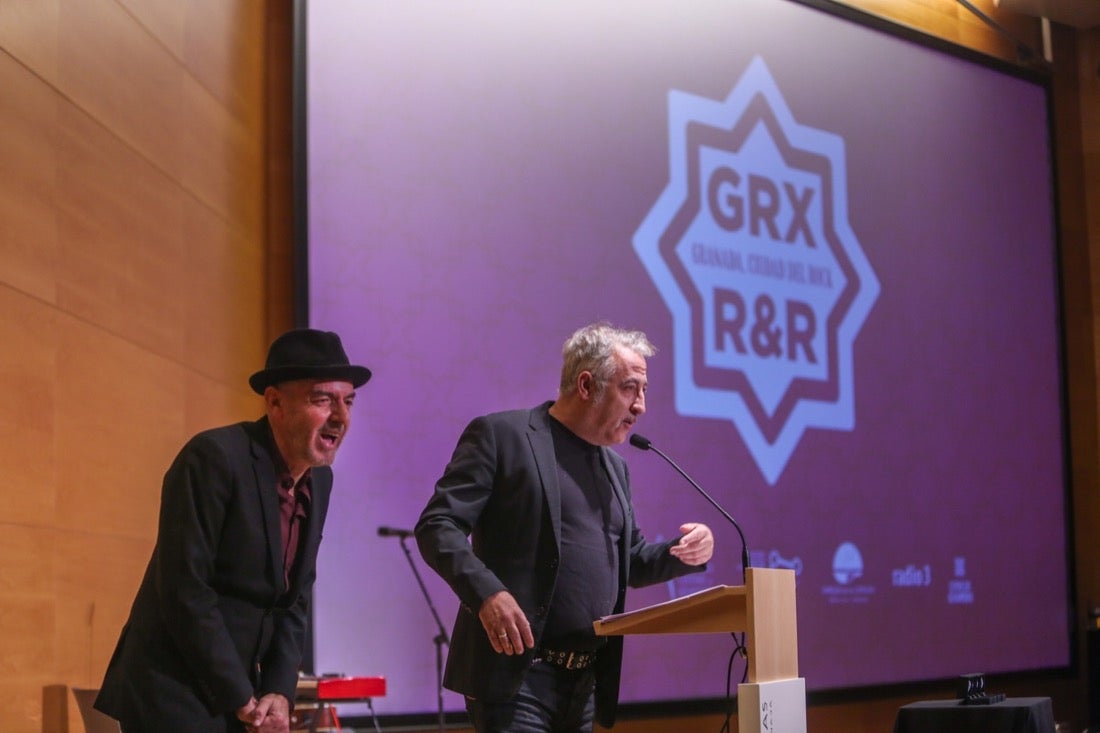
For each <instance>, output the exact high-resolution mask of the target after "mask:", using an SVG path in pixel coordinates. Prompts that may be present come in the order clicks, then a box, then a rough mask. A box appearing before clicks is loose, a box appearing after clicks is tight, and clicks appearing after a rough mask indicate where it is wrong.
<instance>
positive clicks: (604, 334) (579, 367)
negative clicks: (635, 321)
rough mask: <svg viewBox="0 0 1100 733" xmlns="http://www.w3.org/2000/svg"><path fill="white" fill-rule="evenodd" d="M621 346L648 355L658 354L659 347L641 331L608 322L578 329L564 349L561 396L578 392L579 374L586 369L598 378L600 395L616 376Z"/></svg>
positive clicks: (567, 341) (641, 354)
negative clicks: (630, 329) (616, 353)
mask: <svg viewBox="0 0 1100 733" xmlns="http://www.w3.org/2000/svg"><path fill="white" fill-rule="evenodd" d="M619 348H624V349H629V350H630V351H633V352H634V353H635V354H638V355H639V356H642V357H646V358H649V357H651V356H653V355H654V354H656V353H657V347H655V346H654V345H653V344H652V343H650V341H649V339H648V338H647V337H646V335H645V334H644V333H642V332H641V331H628V330H625V329H621V328H615V327H614V326H612V325H611V324H610V323H605V322H600V323H593V324H590V325H588V326H584V327H582V328H579V329H577V330H576V331H574V332H573V335H572V336H570V337H569V338H568V339H566V340H565V344H564V345H563V346H562V349H561V356H562V365H561V385H560V388H559V390H560V394H561V396H563V397H564V396H566V395H569V394H572V393H573V392H575V391H576V389H577V377H578V376H580V373H581V372H584V371H588V372H591V373H592V376H593V377H594V378H595V382H596V386H595V393H596V394H597V395H598V394H600V393H601V392H603V389H604V387H606V386H607V383H608V382H610V381H611V378H612V377H614V376H615V368H616V366H617V364H616V363H615V351H616V349H619Z"/></svg>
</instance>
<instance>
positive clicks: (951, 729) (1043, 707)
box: [894, 697, 1054, 733]
mask: <svg viewBox="0 0 1100 733" xmlns="http://www.w3.org/2000/svg"><path fill="white" fill-rule="evenodd" d="M894 733H1054V708H1053V707H1052V706H1051V704H1050V698H1049V697H1010V698H1008V699H1006V700H1003V701H1001V702H998V703H993V704H992V705H963V704H961V703H960V702H959V701H958V700H926V701H924V702H915V703H912V704H910V705H905V706H903V707H901V708H900V709H898V716H897V718H896V719H895V720H894Z"/></svg>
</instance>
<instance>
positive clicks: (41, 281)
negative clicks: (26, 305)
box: [0, 4, 60, 302]
mask: <svg viewBox="0 0 1100 733" xmlns="http://www.w3.org/2000/svg"><path fill="white" fill-rule="evenodd" d="M5 7H6V6H5V5H3V4H0V28H2V27H3V21H4V20H5V17H4V15H3V14H4V13H5V12H11V11H10V9H9V10H7V11H5V10H4V8H5ZM0 89H3V90H4V93H3V94H0V262H3V263H4V267H2V268H0V282H3V283H4V284H6V285H8V286H11V287H13V288H17V289H19V290H22V291H23V292H25V293H27V294H29V295H32V296H34V297H36V298H40V299H42V300H45V301H48V302H53V301H54V300H55V299H56V295H57V291H56V283H55V271H56V269H57V259H58V241H57V216H56V215H55V212H54V206H55V203H54V196H55V186H56V177H57V146H56V131H57V115H58V107H59V105H60V103H59V101H58V99H57V95H56V94H54V93H53V92H52V90H50V89H49V88H48V87H45V86H44V85H43V84H42V83H41V81H40V80H39V79H38V78H37V77H35V76H34V75H33V74H32V73H31V72H29V71H27V69H26V68H25V67H23V66H21V65H20V64H19V63H18V62H16V61H15V60H13V59H12V58H11V57H9V56H6V55H0Z"/></svg>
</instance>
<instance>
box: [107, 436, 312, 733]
mask: <svg viewBox="0 0 1100 733" xmlns="http://www.w3.org/2000/svg"><path fill="white" fill-rule="evenodd" d="M274 451H275V448H274V447H273V445H272V439H271V431H270V428H269V427H268V424H267V419H266V418H264V419H261V420H258V421H257V422H254V423H239V424H236V425H230V426H227V427H222V428H216V429H214V430H208V431H205V432H203V433H200V434H198V435H196V436H195V437H194V438H192V439H191V440H190V441H189V442H188V443H187V445H185V446H184V447H183V449H182V450H181V451H180V453H179V455H178V456H177V457H176V460H175V461H174V462H173V463H172V466H171V467H170V468H169V469H168V472H167V473H166V474H165V477H164V484H163V487H162V491H161V506H160V520H159V528H158V534H157V542H156V546H155V547H154V548H153V555H152V558H151V559H150V561H149V566H148V568H147V569H146V571H145V577H144V579H143V580H142V582H141V586H140V588H139V589H138V592H137V597H136V598H135V599H134V604H133V607H132V608H131V610H130V617H129V620H128V621H127V622H126V625H125V626H124V627H123V629H122V634H121V637H120V638H119V641H118V646H117V647H116V649H115V652H114V656H112V658H111V661H110V664H109V665H108V667H107V674H106V676H105V677H104V679H103V685H102V687H101V689H100V693H99V697H98V698H97V700H96V703H95V706H96V708H98V709H99V710H101V711H102V712H104V713H106V714H108V715H110V716H111V717H113V718H116V719H118V720H119V721H121V722H122V723H123V726H124V727H126V728H129V729H131V730H136V731H144V730H148V731H159V730H163V731H176V732H178V733H214V732H215V731H225V730H234V729H237V724H236V723H235V717H234V711H236V710H237V709H238V708H239V707H241V706H242V705H244V704H246V703H247V702H248V700H249V697H250V696H252V695H253V694H255V695H256V696H257V697H260V696H262V695H264V694H267V693H269V692H278V693H281V694H283V695H285V696H286V697H287V699H288V700H290V701H291V703H292V704H293V702H294V695H295V690H296V687H297V677H298V669H299V666H300V663H301V659H302V648H303V644H304V639H305V631H306V608H307V602H308V598H309V592H310V589H311V588H312V586H313V580H314V577H315V568H316V560H317V547H318V545H319V543H320V541H321V528H322V526H323V525H324V521H325V514H326V512H327V511H328V503H329V494H330V491H331V488H332V471H331V469H329V468H314V469H313V470H312V473H311V477H312V478H311V486H310V490H311V505H310V512H309V520H308V522H307V525H306V526H305V527H304V528H303V533H304V535H305V540H304V542H303V544H302V545H301V549H300V550H299V554H298V558H297V561H296V563H295V565H296V569H295V572H294V574H293V576H292V577H291V579H290V588H289V589H288V588H287V587H286V581H285V580H284V578H283V560H282V558H283V554H282V547H281V532H280V527H279V498H278V491H277V483H276V481H277V479H276V473H275V471H276V469H275V462H274V461H273V459H272V455H273V453H274Z"/></svg>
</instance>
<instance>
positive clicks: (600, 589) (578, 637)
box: [543, 420, 624, 651]
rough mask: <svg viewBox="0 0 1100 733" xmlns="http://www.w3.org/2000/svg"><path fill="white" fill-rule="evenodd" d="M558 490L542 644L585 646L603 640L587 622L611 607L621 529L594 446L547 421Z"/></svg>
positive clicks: (615, 503)
mask: <svg viewBox="0 0 1100 733" xmlns="http://www.w3.org/2000/svg"><path fill="white" fill-rule="evenodd" d="M551 428H552V431H553V437H554V455H555V458H556V459H557V471H558V486H559V488H560V489H561V558H560V565H559V567H558V579H557V584H556V585H555V586H554V598H553V600H552V601H551V603H550V611H549V615H548V616H547V620H546V629H545V631H544V632H543V644H544V645H545V646H547V647H550V648H553V649H557V650H563V651H587V650H590V649H594V648H596V647H597V646H598V645H599V644H600V642H601V641H602V640H599V639H598V638H597V637H596V634H595V632H594V631H593V630H592V622H593V621H595V620H596V619H597V618H599V617H601V616H606V615H607V614H609V613H611V612H612V611H613V610H614V608H615V599H616V597H617V596H618V592H619V547H620V542H621V540H622V535H623V528H624V516H623V509H622V506H621V505H620V504H619V501H618V499H616V498H615V492H614V490H613V489H612V486H611V479H610V478H609V477H608V474H607V469H606V468H605V467H604V465H603V461H602V460H601V458H600V449H599V447H597V446H595V445H592V444H591V443H588V442H587V441H584V440H582V439H581V438H579V437H577V436H576V435H574V434H573V433H572V432H570V431H569V430H568V429H567V428H566V427H565V426H564V425H562V424H561V423H560V422H558V421H557V420H551Z"/></svg>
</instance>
